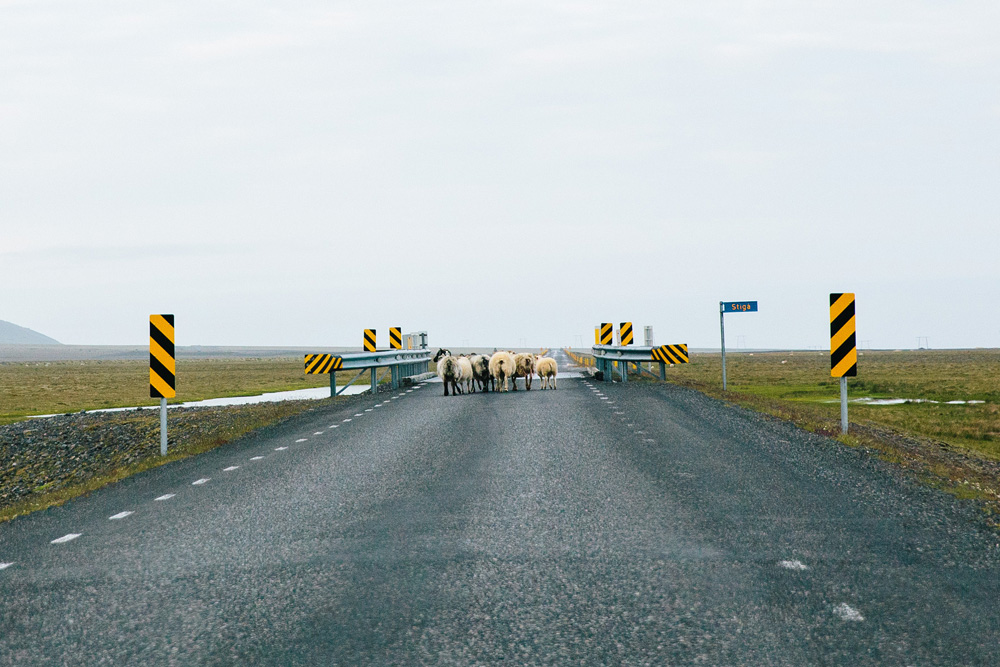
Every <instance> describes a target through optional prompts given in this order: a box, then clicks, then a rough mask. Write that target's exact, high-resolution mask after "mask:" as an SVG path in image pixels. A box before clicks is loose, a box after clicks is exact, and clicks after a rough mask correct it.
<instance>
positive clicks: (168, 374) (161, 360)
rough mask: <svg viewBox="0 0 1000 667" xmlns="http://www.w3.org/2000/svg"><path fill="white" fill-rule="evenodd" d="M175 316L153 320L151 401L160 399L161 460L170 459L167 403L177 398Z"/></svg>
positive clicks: (153, 318) (159, 316)
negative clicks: (168, 457)
mask: <svg viewBox="0 0 1000 667" xmlns="http://www.w3.org/2000/svg"><path fill="white" fill-rule="evenodd" d="M174 355H175V351H174V316H173V315H150V316H149V397H150V398H159V399H160V456H166V455H167V399H168V398H173V397H174V396H176V395H177V361H176V359H175V356H174Z"/></svg>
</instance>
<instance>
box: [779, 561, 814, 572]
mask: <svg viewBox="0 0 1000 667" xmlns="http://www.w3.org/2000/svg"><path fill="white" fill-rule="evenodd" d="M778 565H780V566H781V567H783V568H785V569H786V570H808V569H809V568H808V567H807V566H806V564H805V563H803V562H802V561H800V560H783V561H781V562H780V563H778Z"/></svg>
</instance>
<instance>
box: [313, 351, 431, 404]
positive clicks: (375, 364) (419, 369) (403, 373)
mask: <svg viewBox="0 0 1000 667" xmlns="http://www.w3.org/2000/svg"><path fill="white" fill-rule="evenodd" d="M337 356H338V357H340V358H341V359H343V360H344V361H343V364H342V365H341V366H340V368H339V370H341V371H351V370H360V372H359V373H358V374H357V375H355V376H354V378H352V379H351V381H350V382H348V383H347V384H346V385H344V388H343V389H341V390H340V391H337V371H330V396H337V395H339V394H341V393H343V392H344V390H345V389H347V387H349V386H351V384H353V383H354V380H357V379H358V378H359V377H360V376H361V373H364V372H365V371H367V370H371V374H372V378H371V392H372V393H373V394H375V393H378V370H379V369H380V368H389V369H390V386H391V387H392V388H393V389H399V387H400V385H401V384H402V382H403V378H404V377H408V376H410V375H419V374H421V373H426V372H427V364H428V363H430V361H431V351H430V350H426V349H425V350H379V351H375V352H347V353H344V354H338V355H337Z"/></svg>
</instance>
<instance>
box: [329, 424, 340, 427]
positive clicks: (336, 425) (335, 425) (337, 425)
mask: <svg viewBox="0 0 1000 667" xmlns="http://www.w3.org/2000/svg"><path fill="white" fill-rule="evenodd" d="M330 428H340V424H330Z"/></svg>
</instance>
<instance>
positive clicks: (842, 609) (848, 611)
mask: <svg viewBox="0 0 1000 667" xmlns="http://www.w3.org/2000/svg"><path fill="white" fill-rule="evenodd" d="M833 613H834V614H836V615H837V616H839V617H840V618H841V619H842V620H844V621H855V622H858V623H860V622H861V621H863V620H865V617H864V616H862V615H861V613H860V612H859V611H858V610H857V609H855V608H854V607H852V606H851V605H849V604H847V603H846V602H841V603H840V604H838V605H837V606H836V607H834V608H833Z"/></svg>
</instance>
